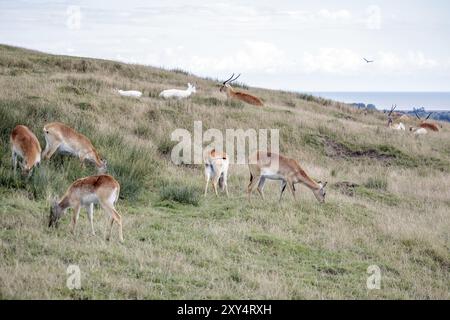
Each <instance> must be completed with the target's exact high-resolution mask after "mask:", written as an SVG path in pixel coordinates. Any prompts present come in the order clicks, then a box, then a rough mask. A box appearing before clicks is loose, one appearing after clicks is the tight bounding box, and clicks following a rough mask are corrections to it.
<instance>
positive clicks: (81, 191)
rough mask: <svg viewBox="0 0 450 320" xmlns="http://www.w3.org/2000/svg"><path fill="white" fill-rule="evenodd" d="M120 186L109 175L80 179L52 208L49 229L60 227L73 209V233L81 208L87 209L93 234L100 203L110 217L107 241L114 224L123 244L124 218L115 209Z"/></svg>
mask: <svg viewBox="0 0 450 320" xmlns="http://www.w3.org/2000/svg"><path fill="white" fill-rule="evenodd" d="M119 192H120V185H119V183H118V182H117V181H116V180H115V179H114V178H113V177H111V176H109V175H98V176H90V177H87V178H82V179H78V180H77V181H75V182H74V183H72V185H71V186H70V187H69V189H67V192H66V193H65V195H64V196H63V197H62V198H61V200H60V201H59V202H57V201H55V202H54V203H53V204H52V206H51V208H50V220H49V224H48V226H49V227H52V226H55V227H57V226H58V221H59V219H60V218H61V216H62V215H63V214H64V213H65V212H66V210H67V209H69V208H73V216H72V232H73V233H74V234H75V228H76V224H77V220H78V217H79V215H80V210H81V207H84V208H86V210H87V212H88V217H89V221H90V223H91V231H92V234H93V235H95V231H94V204H95V203H99V204H100V206H101V207H102V208H103V210H104V211H105V212H106V213H107V214H109V216H110V229H109V234H108V235H107V237H106V240H109V239H110V237H111V232H112V227H113V224H114V222H116V223H117V224H118V225H119V238H120V241H121V242H123V234H122V217H121V216H120V215H119V213H118V212H117V211H116V209H115V208H114V204H115V203H116V202H117V199H119Z"/></svg>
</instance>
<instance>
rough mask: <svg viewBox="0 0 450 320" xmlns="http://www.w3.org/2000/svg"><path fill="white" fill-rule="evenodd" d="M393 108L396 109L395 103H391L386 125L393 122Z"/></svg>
mask: <svg viewBox="0 0 450 320" xmlns="http://www.w3.org/2000/svg"><path fill="white" fill-rule="evenodd" d="M395 109H397V105H392V107H391V111H390V112H389V113H388V124H387V125H388V127H389V126H391V125H392V123H393V122H394V120H392V113H393V112H394V111H395Z"/></svg>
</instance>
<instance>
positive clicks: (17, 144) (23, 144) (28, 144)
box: [10, 125, 41, 171]
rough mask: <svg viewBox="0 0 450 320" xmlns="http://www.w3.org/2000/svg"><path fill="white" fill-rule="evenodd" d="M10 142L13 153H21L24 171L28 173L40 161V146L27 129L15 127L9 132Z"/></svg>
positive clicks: (19, 126) (21, 126)
mask: <svg viewBox="0 0 450 320" xmlns="http://www.w3.org/2000/svg"><path fill="white" fill-rule="evenodd" d="M10 141H11V148H12V150H13V152H14V150H16V151H17V152H19V153H21V156H22V157H23V160H24V170H25V171H30V170H31V169H32V168H33V166H35V165H36V164H38V163H39V162H40V161H41V145H40V144H39V140H38V139H37V138H36V136H35V135H34V133H33V132H32V131H31V130H30V129H28V127H26V126H23V125H17V126H16V127H15V128H14V129H13V131H12V132H11V136H10ZM14 169H15V168H14Z"/></svg>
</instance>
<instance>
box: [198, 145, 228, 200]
mask: <svg viewBox="0 0 450 320" xmlns="http://www.w3.org/2000/svg"><path fill="white" fill-rule="evenodd" d="M204 162H205V179H206V186H205V197H206V194H207V192H208V183H209V180H212V186H213V190H214V192H215V194H216V196H218V193H217V185H219V187H220V189H221V190H222V191H223V190H225V193H226V194H227V197H228V183H227V179H228V167H229V165H230V160H229V158H228V155H227V154H226V153H222V152H217V151H216V150H215V149H213V150H211V151H207V152H205V156H204Z"/></svg>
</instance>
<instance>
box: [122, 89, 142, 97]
mask: <svg viewBox="0 0 450 320" xmlns="http://www.w3.org/2000/svg"><path fill="white" fill-rule="evenodd" d="M117 92H119V94H120V95H121V96H123V97H133V98H140V97H142V92H140V91H136V90H128V91H124V90H117Z"/></svg>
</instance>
